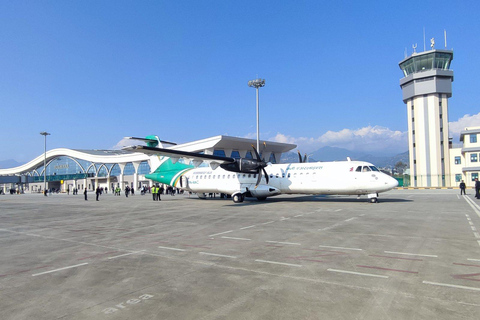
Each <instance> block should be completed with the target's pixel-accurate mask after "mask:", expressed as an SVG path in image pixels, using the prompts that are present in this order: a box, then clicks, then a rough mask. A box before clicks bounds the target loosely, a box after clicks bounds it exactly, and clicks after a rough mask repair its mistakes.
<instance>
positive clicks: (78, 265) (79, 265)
mask: <svg viewBox="0 0 480 320" xmlns="http://www.w3.org/2000/svg"><path fill="white" fill-rule="evenodd" d="M87 264H88V262H85V263H81V264H76V265H74V266H68V267H65V268H60V269H55V270H50V271H45V272H40V273H35V274H32V277H36V276H40V275H42V274H47V273H53V272H57V271H62V270H67V269H72V268H77V267H81V266H85V265H87Z"/></svg>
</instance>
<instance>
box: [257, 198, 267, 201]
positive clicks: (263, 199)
mask: <svg viewBox="0 0 480 320" xmlns="http://www.w3.org/2000/svg"><path fill="white" fill-rule="evenodd" d="M257 200H258V201H265V200H267V197H257Z"/></svg>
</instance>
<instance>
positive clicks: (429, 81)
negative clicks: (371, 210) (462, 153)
mask: <svg viewBox="0 0 480 320" xmlns="http://www.w3.org/2000/svg"><path fill="white" fill-rule="evenodd" d="M431 43H432V50H429V51H425V52H421V53H416V52H414V53H413V54H412V55H411V56H410V57H407V58H405V59H404V60H402V61H401V62H400V63H399V66H400V69H402V71H403V75H404V78H402V79H401V80H400V87H401V88H402V92H403V102H404V103H405V104H406V105H407V116H408V150H409V153H410V179H411V181H410V185H411V186H412V187H448V186H450V177H449V175H450V157H449V139H448V98H450V97H451V96H452V82H453V71H452V70H450V69H449V68H450V63H451V61H452V59H453V51H450V50H435V49H434V48H433V47H434V41H431Z"/></svg>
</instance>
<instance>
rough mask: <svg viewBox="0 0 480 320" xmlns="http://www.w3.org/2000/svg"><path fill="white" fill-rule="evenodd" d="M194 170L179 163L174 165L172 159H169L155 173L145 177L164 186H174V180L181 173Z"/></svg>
mask: <svg viewBox="0 0 480 320" xmlns="http://www.w3.org/2000/svg"><path fill="white" fill-rule="evenodd" d="M192 168H193V166H190V165H187V164H184V163H179V162H177V163H173V162H172V160H171V159H167V160H166V161H165V162H164V163H162V164H161V165H160V166H159V167H158V168H157V169H156V170H155V171H154V172H153V173H150V174H147V175H145V178H147V179H151V180H153V181H157V182H160V183H163V184H168V185H174V181H172V180H173V178H174V177H175V176H176V175H177V174H178V173H179V172H180V171H183V170H185V169H192ZM177 180H178V177H177Z"/></svg>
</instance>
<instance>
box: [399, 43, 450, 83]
mask: <svg viewBox="0 0 480 320" xmlns="http://www.w3.org/2000/svg"><path fill="white" fill-rule="evenodd" d="M452 60H453V51H449V50H430V51H425V52H421V53H414V54H413V55H411V56H410V57H408V58H406V59H404V60H402V61H401V62H400V63H399V66H400V69H402V71H403V75H404V76H405V77H406V76H408V75H409V74H412V73H416V72H422V71H427V70H432V69H442V70H448V69H449V68H450V63H451V62H452Z"/></svg>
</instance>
